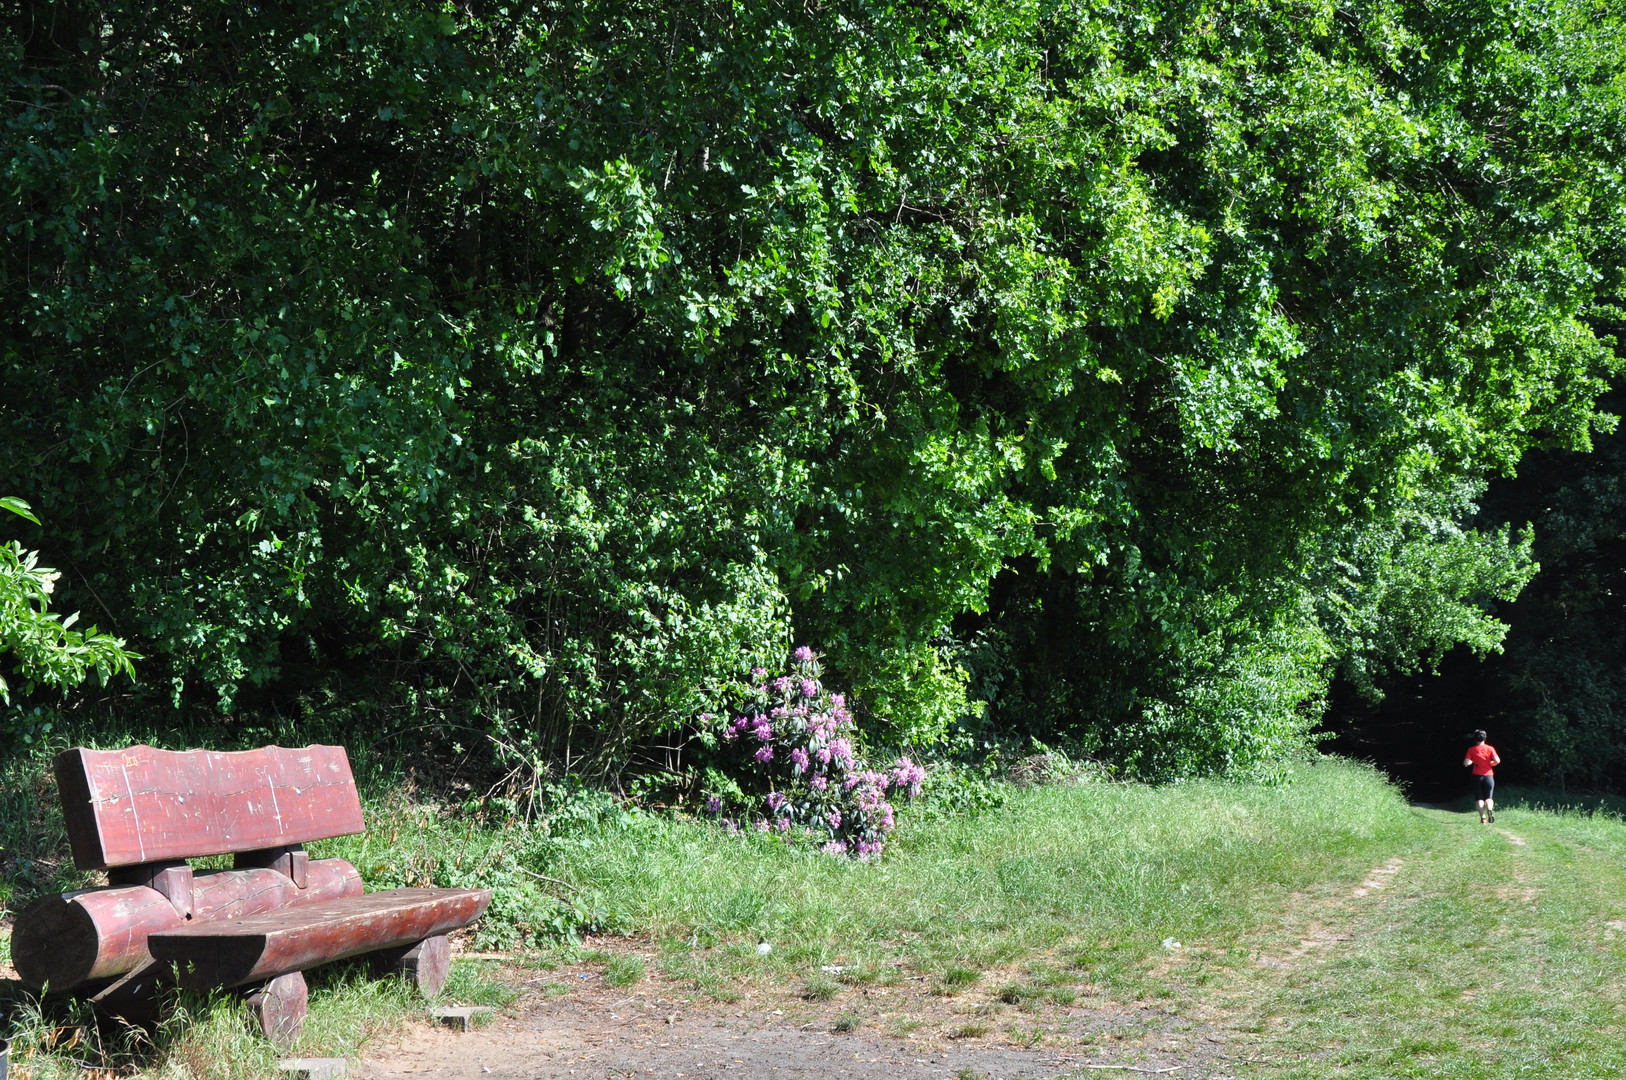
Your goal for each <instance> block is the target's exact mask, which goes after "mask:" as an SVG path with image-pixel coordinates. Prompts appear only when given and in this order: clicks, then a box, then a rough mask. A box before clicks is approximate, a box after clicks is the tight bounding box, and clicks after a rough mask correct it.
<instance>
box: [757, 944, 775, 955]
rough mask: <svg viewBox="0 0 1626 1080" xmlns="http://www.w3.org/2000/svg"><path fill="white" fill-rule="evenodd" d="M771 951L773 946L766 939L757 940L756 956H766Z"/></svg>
mask: <svg viewBox="0 0 1626 1080" xmlns="http://www.w3.org/2000/svg"><path fill="white" fill-rule="evenodd" d="M771 952H773V946H772V945H769V944H768V943H767V942H766V941H759V942H757V955H758V956H767V955H768V954H769V953H771Z"/></svg>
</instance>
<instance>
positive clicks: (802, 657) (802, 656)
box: [795, 645, 813, 664]
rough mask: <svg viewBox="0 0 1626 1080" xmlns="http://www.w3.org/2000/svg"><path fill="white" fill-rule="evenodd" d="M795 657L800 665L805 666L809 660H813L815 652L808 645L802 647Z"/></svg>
mask: <svg viewBox="0 0 1626 1080" xmlns="http://www.w3.org/2000/svg"><path fill="white" fill-rule="evenodd" d="M795 655H796V662H797V663H798V664H805V663H807V662H808V661H809V660H811V659H813V650H812V649H810V648H808V647H807V646H806V645H803V646H801V647H800V648H798V649H797V650H796V654H795Z"/></svg>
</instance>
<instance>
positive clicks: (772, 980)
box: [12, 760, 1626, 1078]
mask: <svg viewBox="0 0 1626 1080" xmlns="http://www.w3.org/2000/svg"><path fill="white" fill-rule="evenodd" d="M380 790H381V791H384V790H387V791H388V792H389V794H388V795H387V796H384V797H380V798H377V799H374V800H373V801H372V805H371V806H370V807H369V818H370V820H371V821H372V823H373V828H372V831H371V833H370V835H369V837H367V838H365V839H356V840H346V841H339V842H335V843H334V844H333V845H332V848H333V852H334V853H339V854H345V855H347V856H349V857H351V858H353V859H354V860H355V861H356V862H357V863H358V865H360V866H361V867H362V868H363V870H364V872H365V873H367V874H368V875H369V877H371V878H372V879H373V881H372V884H373V885H375V886H381V885H388V884H394V883H418V882H419V881H423V880H429V879H432V880H436V881H437V883H441V884H448V883H453V882H451V881H448V880H446V879H447V878H448V877H455V878H459V879H461V880H466V881H474V880H479V879H481V878H482V877H489V878H491V879H494V880H495V881H497V883H498V884H499V887H503V888H508V889H520V891H526V896H524V897H521V898H519V899H517V900H511V901H510V902H509V906H508V908H507V911H508V914H507V915H506V916H504V918H506V919H508V920H510V922H511V923H512V925H508V924H505V925H499V926H497V927H496V929H495V930H493V931H492V932H493V933H495V934H497V935H498V936H501V935H502V934H513V933H519V932H522V931H523V930H524V929H525V928H524V926H523V925H522V924H523V920H524V919H526V918H537V917H540V916H538V915H536V914H535V913H536V912H544V913H545V912H546V911H548V910H550V908H549V907H548V905H549V904H551V905H553V907H552V909H551V910H556V911H557V910H559V909H561V908H562V907H563V906H568V908H569V910H571V911H574V912H577V913H578V914H579V913H587V915H586V916H585V917H586V918H588V919H589V920H590V921H591V920H597V921H598V922H600V923H602V924H603V925H604V926H605V927H606V928H607V929H609V930H610V931H612V933H610V934H609V935H607V936H606V937H602V938H594V939H592V940H591V941H590V942H589V943H588V944H587V945H586V946H584V947H583V948H574V947H571V946H568V945H554V946H551V947H547V948H544V949H541V950H539V951H532V952H530V953H528V954H527V955H526V957H525V960H524V963H526V964H528V965H530V967H532V968H533V969H546V968H549V967H552V966H555V965H559V964H568V963H580V962H581V961H582V960H583V959H584V957H585V959H586V961H587V962H588V963H589V964H591V965H594V966H596V967H598V968H599V969H601V970H602V972H603V974H604V977H605V979H606V981H607V982H609V983H611V984H614V985H632V984H635V983H638V982H639V981H640V980H643V979H646V978H647V979H650V980H656V979H658V980H661V982H662V983H663V985H666V986H669V987H674V988H676V990H677V992H679V993H682V994H684V995H686V996H688V997H690V998H691V999H692V1000H693V1001H694V1002H695V1007H696V1008H704V1007H716V1008H719V1009H725V1008H727V1007H729V1004H730V1003H731V1002H733V1001H735V1000H737V999H738V998H739V996H740V995H741V994H742V993H750V992H754V991H756V990H761V989H763V988H770V987H778V988H784V987H794V988H797V989H798V990H799V992H800V996H801V997H802V998H803V999H806V1000H809V1001H814V1002H817V1001H823V1000H826V999H829V998H832V997H835V996H836V995H838V994H840V993H845V992H846V990H847V989H850V988H851V987H853V986H855V985H879V986H885V985H888V984H896V983H897V982H898V981H899V980H903V979H910V980H917V981H919V980H924V981H925V983H926V984H927V985H930V986H931V987H933V988H934V991H935V992H937V993H940V994H942V995H944V996H946V997H953V998H954V999H955V1000H956V1001H957V1002H959V1001H966V1002H971V1001H976V1002H978V1003H980V1004H978V1006H977V1008H978V1009H980V1010H981V1013H980V1014H979V1015H985V1016H986V1017H987V1018H988V1019H987V1022H986V1023H979V1024H978V1025H976V1026H977V1027H978V1029H979V1031H978V1034H979V1035H982V1034H983V1030H982V1029H986V1033H987V1034H986V1037H988V1038H1002V1037H1007V1036H1005V1035H1002V1034H1001V1033H1002V1032H1009V1033H1010V1035H1009V1036H1008V1037H1010V1038H1016V1037H1017V1033H1019V1032H1021V1031H1024V1030H1027V1031H1031V1032H1033V1033H1034V1034H1032V1035H1031V1036H1022V1038H1024V1039H1027V1040H1028V1041H1042V1040H1043V1039H1044V1038H1046V1037H1048V1036H1047V1035H1046V1034H1045V1024H1046V1023H1049V1020H1048V1019H1047V1018H1048V1017H1053V1016H1055V1015H1058V1014H1059V1012H1064V1011H1066V1010H1069V1009H1071V1010H1074V1011H1076V1010H1078V1009H1080V1008H1085V1007H1087V1006H1088V1005H1089V1003H1090V1002H1105V1001H1111V1002H1142V1003H1145V1002H1153V1003H1155V1004H1156V1006H1157V1008H1158V1009H1159V1010H1161V1011H1163V1012H1165V1013H1168V1014H1172V1015H1175V1016H1179V1017H1182V1018H1185V1019H1186V1020H1188V1021H1189V1023H1190V1026H1191V1029H1192V1030H1194V1031H1203V1032H1209V1033H1212V1034H1213V1036H1214V1037H1215V1038H1216V1039H1222V1040H1223V1041H1224V1045H1225V1046H1226V1047H1227V1051H1228V1057H1227V1059H1226V1061H1227V1065H1226V1067H1227V1069H1228V1070H1229V1075H1234V1076H1261V1077H1283V1078H1286V1077H1373V1078H1377V1077H1385V1078H1387V1077H1413V1076H1415V1077H1448V1076H1449V1077H1452V1078H1472V1077H1507V1076H1515V1075H1517V1076H1533V1077H1547V1076H1551V1077H1564V1078H1574V1077H1591V1076H1597V1077H1604V1076H1618V1075H1626V1040H1623V1039H1622V1038H1621V1035H1622V1032H1623V1030H1626V1017H1623V1016H1622V1009H1623V1007H1626V996H1623V989H1622V988H1623V982H1622V976H1623V975H1626V859H1623V856H1626V825H1623V824H1622V822H1621V820H1620V818H1619V817H1618V816H1617V815H1616V814H1614V813H1612V812H1610V810H1609V808H1604V809H1597V808H1593V809H1588V810H1579V809H1573V808H1566V806H1565V805H1564V804H1563V801H1562V800H1558V799H1552V798H1540V797H1536V796H1534V795H1532V796H1531V797H1528V798H1525V799H1523V800H1521V799H1519V798H1518V797H1514V798H1512V799H1509V800H1507V801H1505V802H1504V804H1503V807H1502V810H1501V812H1500V814H1499V815H1498V818H1499V820H1498V822H1497V824H1496V825H1495V826H1494V827H1483V826H1480V825H1479V824H1478V823H1477V820H1476V819H1475V818H1474V816H1473V815H1472V814H1471V813H1468V814H1464V813H1461V812H1454V811H1449V810H1441V809H1433V808H1420V807H1413V806H1409V805H1407V804H1406V802H1405V801H1404V800H1403V799H1402V798H1401V797H1400V795H1399V793H1398V792H1397V791H1396V790H1395V789H1394V788H1392V787H1391V786H1389V785H1387V784H1385V783H1384V782H1382V781H1381V780H1380V779H1379V778H1378V777H1377V776H1376V775H1375V774H1373V773H1372V772H1371V771H1369V770H1367V769H1364V768H1362V767H1359V766H1355V765H1351V764H1348V763H1343V762H1338V761H1332V760H1322V761H1319V762H1306V763H1304V764H1302V765H1300V766H1298V767H1297V768H1296V769H1295V770H1294V772H1293V775H1292V782H1291V783H1288V784H1285V785H1282V786H1277V787H1260V786H1248V785H1240V784H1228V783H1194V784H1183V785H1173V786H1167V787H1157V788H1153V787H1144V786H1135V785H1117V784H1105V783H1086V784H1079V785H1076V786H1053V787H1039V788H1031V789H1026V790H1022V791H1017V792H1014V793H1012V795H1011V797H1010V798H1009V800H1008V801H1007V802H1006V803H1005V805H1004V806H1002V807H999V808H997V809H994V810H989V811H985V812H983V813H981V814H978V815H974V816H969V817H942V816H936V817H934V816H933V815H930V814H924V815H922V814H917V815H916V816H915V817H914V818H913V819H910V818H908V817H906V818H905V823H904V825H903V827H902V829H901V830H900V833H899V835H898V838H897V841H896V844H895V845H894V847H893V849H892V850H890V851H889V852H888V855H887V857H886V858H885V859H883V860H881V861H879V862H878V863H874V864H862V863H855V862H843V861H837V860H833V859H830V858H827V857H821V856H817V855H813V854H810V853H807V852H803V851H797V850H792V849H788V848H786V847H784V846H782V845H780V844H779V843H777V842H776V841H773V840H771V839H769V838H767V837H763V836H758V835H747V836H729V835H726V834H724V833H722V832H721V831H719V830H717V829H714V828H712V827H709V826H707V825H703V824H699V823H694V822H685V821H677V820H673V819H670V818H666V817H660V816H651V815H644V814H637V813H615V814H599V813H596V812H587V811H581V810H579V809H578V811H575V812H573V814H574V816H569V815H567V817H566V819H562V820H559V821H551V822H548V823H546V824H545V826H544V825H537V824H533V825H532V826H530V827H526V826H523V825H520V824H517V823H509V824H506V825H502V826H489V827H476V826H475V825H474V824H473V823H471V822H468V821H465V820H462V819H459V818H457V817H456V816H455V815H451V814H448V813H447V812H446V811H445V809H444V808H443V807H442V808H436V807H429V806H425V805H423V804H421V803H417V802H414V801H412V800H411V799H409V798H406V797H404V796H403V795H402V794H401V792H400V791H399V790H398V789H397V788H395V787H394V786H390V787H388V788H383V789H380ZM19 812H21V811H19ZM29 812H33V811H29ZM47 849H48V844H47V846H46V848H42V849H41V852H40V853H38V855H37V857H36V858H35V860H34V863H35V869H34V873H35V875H36V877H40V878H47V879H50V878H51V875H52V874H56V875H57V876H58V877H60V876H61V874H62V873H65V872H64V871H61V870H60V868H59V867H58V864H56V863H53V862H51V861H50V856H49V851H48V850H47ZM53 868H55V869H53ZM52 880H54V879H52ZM505 883H506V884H505ZM527 890H528V891H527ZM550 891H551V892H553V893H557V894H558V895H559V896H561V897H565V898H567V905H560V904H558V902H556V901H553V900H551V899H548V900H547V904H541V905H539V904H537V903H536V901H537V897H538V896H541V897H543V898H544V899H546V898H547V893H548V892H550ZM527 912H531V913H532V914H527ZM515 920H517V922H516V921H515ZM617 941H626V942H633V943H636V948H631V947H627V946H618V945H617V944H616V942H617ZM761 942H766V943H767V944H768V945H769V946H770V949H769V951H768V952H767V954H766V955H763V953H762V952H761V951H760V950H759V948H758V946H759V943H761ZM601 949H602V951H599V950H601ZM585 950H592V951H585ZM646 955H647V957H648V958H647V960H646V959H645V958H644V957H645V956H646ZM485 966H488V965H483V964H480V963H477V962H472V961H471V962H464V963H462V964H460V965H459V966H458V968H457V974H456V978H457V979H458V980H459V981H458V982H457V984H456V985H454V987H453V989H452V990H451V994H452V996H454V997H457V998H459V999H462V1000H488V1001H498V1002H500V1001H502V1000H504V999H505V998H506V997H508V996H511V994H512V992H511V991H509V990H507V989H506V988H505V987H504V986H502V985H501V984H500V983H499V982H498V981H495V980H492V979H490V978H483V977H480V976H478V975H476V974H475V972H476V969H477V968H481V967H485ZM827 967H837V968H840V969H841V970H840V974H839V979H833V978H832V977H831V976H830V975H829V974H827V973H826V972H825V970H824V969H825V968H827ZM561 985H562V984H561ZM844 988H846V989H844ZM12 995H13V998H12V1000H13V1004H12V1011H13V1012H19V1007H20V1014H19V1016H18V1020H19V1021H20V1022H21V1024H22V1026H23V1028H24V1031H23V1037H22V1039H21V1040H20V1042H19V1045H18V1047H17V1050H16V1052H15V1053H14V1059H13V1060H14V1062H16V1063H19V1064H21V1065H23V1067H24V1068H25V1069H28V1070H31V1071H32V1072H34V1074H35V1075H38V1076H42V1077H43V1076H50V1075H67V1074H69V1073H78V1072H79V1065H78V1063H79V1062H81V1061H90V1062H91V1063H93V1064H96V1063H103V1064H105V1063H113V1064H117V1065H119V1066H121V1067H122V1068H125V1069H131V1068H135V1069H140V1070H143V1071H148V1072H151V1073H154V1074H156V1075H164V1076H166V1077H170V1076H174V1077H183V1076H197V1077H204V1076H253V1075H258V1074H263V1073H265V1072H267V1071H269V1070H270V1069H271V1068H272V1066H273V1058H274V1055H273V1054H271V1053H270V1052H269V1050H268V1049H267V1048H265V1047H263V1046H262V1045H259V1044H258V1043H257V1042H256V1041H255V1040H252V1039H248V1038H247V1037H246V1035H244V1034H243V1026H242V1019H241V1016H240V1013H239V1012H238V1011H237V1007H236V1006H235V1005H234V1004H233V1003H231V1002H230V1001H229V1000H224V999H218V1000H215V1001H206V1000H203V999H190V1000H188V1001H187V1002H185V1003H184V1005H185V1009H184V1011H183V1013H181V1014H179V1015H178V1017H177V1019H175V1020H174V1021H172V1022H171V1023H169V1024H168V1025H167V1026H166V1027H165V1029H163V1030H162V1031H161V1032H159V1033H158V1034H157V1036H156V1037H155V1038H154V1039H152V1040H151V1041H150V1042H147V1043H144V1044H142V1045H140V1046H137V1047H136V1048H135V1052H134V1053H133V1054H128V1055H124V1056H120V1055H112V1056H103V1057H100V1058H98V1057H97V1054H98V1051H97V1050H96V1048H95V1046H94V1045H93V1043H94V1039H93V1038H92V1031H91V1028H89V1027H88V1026H86V1025H83V1024H81V1023H79V1022H78V1019H79V1017H78V1014H76V1013H75V1012H74V1010H73V1009H72V1008H71V1007H69V1006H66V1005H63V1004H47V1005H46V1006H45V1007H44V1008H43V1009H33V1008H32V1007H31V1006H30V1005H29V1003H28V1002H27V1001H26V999H21V998H18V997H17V995H16V991H15V989H13V990H12ZM419 1008H421V1006H419V1005H417V1004H416V1003H414V1002H412V1001H411V1000H410V999H409V998H408V997H407V996H406V994H405V993H404V992H403V991H402V990H401V989H400V988H398V987H395V986H392V985H390V984H388V983H383V984H380V983H372V982H368V981H366V980H363V979H360V978H359V977H357V976H355V975H353V974H347V973H346V972H344V971H339V972H334V973H328V974H326V975H323V976H322V977H320V978H319V979H317V980H316V985H315V988H314V990H313V999H312V1018H311V1022H310V1028H309V1030H308V1031H307V1033H306V1035H305V1036H304V1037H303V1039H302V1043H301V1045H300V1047H299V1048H298V1049H299V1051H300V1052H302V1053H311V1054H314V1053H328V1054H331V1053H349V1054H355V1053H357V1052H358V1050H359V1049H361V1048H363V1047H365V1046H366V1045H367V1044H368V1042H369V1040H372V1039H375V1038H376V1037H378V1036H380V1035H383V1034H387V1033H389V1032H390V1031H392V1030H395V1029H396V1028H397V1027H398V1025H399V1024H400V1023H402V1022H403V1020H404V1018H406V1017H408V1016H410V1015H412V1014H413V1013H414V1012H415V1011H416V1010H417V1009H419ZM31 1010H32V1011H31ZM1024 1025H1025V1026H1024ZM102 1037H103V1038H104V1039H105V1038H107V1037H108V1036H107V1034H106V1033H105V1032H104V1033H103V1035H102Z"/></svg>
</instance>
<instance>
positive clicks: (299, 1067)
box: [277, 1058, 344, 1080]
mask: <svg viewBox="0 0 1626 1080" xmlns="http://www.w3.org/2000/svg"><path fill="white" fill-rule="evenodd" d="M277 1068H279V1069H281V1070H282V1071H283V1072H284V1073H285V1074H287V1076H288V1080H339V1077H341V1076H343V1075H344V1058H283V1059H282V1060H281V1061H279V1062H277Z"/></svg>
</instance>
